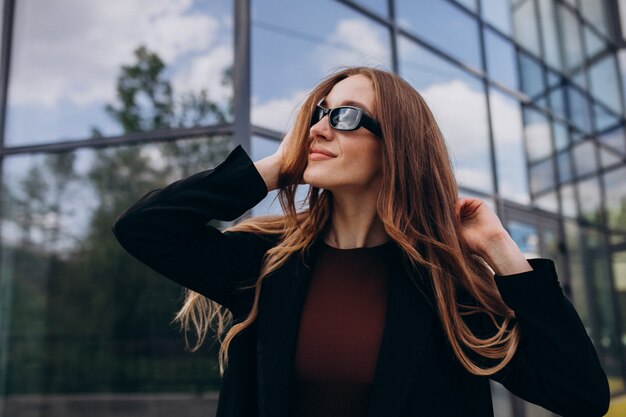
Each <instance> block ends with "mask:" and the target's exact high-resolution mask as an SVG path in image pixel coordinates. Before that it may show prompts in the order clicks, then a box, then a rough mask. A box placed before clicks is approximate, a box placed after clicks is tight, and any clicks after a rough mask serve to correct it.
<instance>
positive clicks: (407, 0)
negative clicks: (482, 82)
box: [396, 0, 482, 69]
mask: <svg viewBox="0 0 626 417" xmlns="http://www.w3.org/2000/svg"><path fill="white" fill-rule="evenodd" d="M396 7H397V14H398V16H402V18H401V19H400V20H399V22H398V23H399V24H400V26H402V27H404V28H406V29H407V30H409V31H411V32H413V33H415V34H416V35H417V36H419V37H421V38H424V39H425V40H427V41H428V42H430V43H432V44H433V45H434V46H436V47H438V48H441V49H442V50H444V51H445V52H447V53H449V54H450V55H453V56H454V57H456V58H457V59H459V60H461V61H463V62H465V63H467V64H469V65H471V66H473V67H474V68H477V69H478V68H481V67H482V65H481V64H480V44H479V40H478V22H477V21H476V19H474V18H473V17H470V16H469V15H468V14H467V13H466V12H464V11H462V10H461V9H460V8H458V7H455V6H454V5H453V4H450V3H449V2H447V1H441V0H421V1H413V0H397V1H396ZM460 33H462V34H463V36H461V37H460V36H459V34H460Z"/></svg>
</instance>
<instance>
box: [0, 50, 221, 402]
mask: <svg viewBox="0 0 626 417" xmlns="http://www.w3.org/2000/svg"><path fill="white" fill-rule="evenodd" d="M134 59H135V61H134V62H133V63H132V64H130V65H125V66H123V67H122V68H121V69H120V73H119V76H118V79H117V84H116V90H117V94H116V100H115V101H114V102H113V103H109V104H107V105H106V107H105V110H106V112H107V114H108V115H109V116H110V117H111V118H112V120H114V121H115V122H116V124H118V125H119V126H120V128H121V129H122V130H123V131H124V132H125V133H129V132H136V131H144V132H150V131H154V130H159V129H172V128H181V127H192V126H199V125H206V124H213V123H227V122H229V121H230V120H232V101H231V100H227V101H226V102H225V103H218V102H215V101H213V100H211V99H210V95H209V92H208V91H207V90H206V89H202V90H200V91H197V92H184V93H180V94H177V93H176V92H175V91H174V89H173V87H172V84H171V82H170V81H169V80H168V79H167V77H166V74H167V66H166V65H165V63H164V62H163V61H162V60H161V59H160V58H159V56H157V55H156V54H155V53H153V52H151V51H149V50H148V49H146V48H145V47H139V48H137V49H136V51H135V54H134ZM231 79H232V78H231V71H230V70H229V71H226V72H225V74H224V78H223V81H222V82H223V83H226V84H229V83H230V82H231ZM93 135H94V136H100V135H101V132H100V130H99V129H98V128H97V127H94V128H93ZM229 149H230V140H229V138H228V137H212V138H200V139H197V138H196V139H189V140H188V139H185V138H181V139H180V140H172V141H167V142H161V143H154V144H149V145H142V146H124V147H111V148H100V149H95V150H93V151H90V154H91V156H93V158H91V160H92V162H91V163H90V165H89V168H88V169H87V170H86V172H85V171H84V170H83V173H79V169H78V167H77V154H76V153H59V154H48V155H45V156H44V157H42V161H41V163H36V162H34V161H35V160H37V157H33V158H32V159H33V162H34V163H32V168H30V170H29V171H28V172H27V174H26V175H25V176H24V177H23V179H22V180H21V181H19V182H17V183H11V182H10V180H9V181H7V180H5V183H4V184H3V196H4V199H3V208H4V213H5V218H7V219H8V220H9V221H11V222H12V223H13V224H15V225H17V227H18V229H19V239H18V240H17V241H16V242H14V243H13V244H12V245H11V247H10V250H9V248H8V245H7V244H5V257H6V256H7V255H6V254H7V253H9V254H10V256H11V257H12V271H11V274H13V279H12V282H13V297H12V299H13V301H12V306H13V308H12V316H11V320H10V324H11V330H10V340H9V349H10V350H9V363H8V374H7V375H8V379H7V388H6V391H7V393H28V392H30V393H57V392H96V391H103V392H111V391H131V392H137V391H189V390H198V391H199V390H206V389H209V388H213V389H217V387H218V383H219V373H218V371H217V367H216V363H215V358H216V346H207V347H206V348H205V349H204V350H203V351H202V352H197V353H194V354H191V353H188V352H184V350H183V346H184V342H183V339H182V337H181V335H180V334H179V332H178V331H177V330H176V329H174V328H173V327H172V326H171V325H170V324H169V323H170V321H171V319H172V314H173V312H174V311H175V310H176V309H177V308H178V306H179V301H180V287H179V286H177V285H176V284H173V283H171V282H170V281H168V280H167V279H165V278H163V277H162V276H160V275H158V274H156V273H155V272H154V271H152V270H150V269H149V268H147V267H145V266H144V265H142V264H141V263H139V262H138V261H137V260H135V259H133V258H132V256H130V255H128V254H127V253H126V252H124V251H123V249H122V248H121V247H120V246H119V244H118V243H117V241H116V240H115V239H114V237H113V235H112V233H111V226H112V224H113V223H114V221H115V219H116V216H117V215H118V214H120V213H121V212H122V211H123V210H124V209H126V208H127V207H128V206H129V205H130V204H132V203H133V202H134V201H136V200H137V199H138V198H139V197H140V196H142V195H143V194H145V193H147V192H148V191H150V190H152V189H155V188H160V187H163V186H164V185H166V184H167V183H169V182H171V181H174V180H175V179H178V178H182V177H185V176H188V175H191V174H192V173H194V172H197V171H200V170H204V169H207V168H209V167H212V166H215V165H216V164H217V163H218V162H219V161H221V160H223V158H225V156H226V155H227V153H228V151H229ZM77 190H79V192H78V193H79V194H81V193H82V194H83V195H89V196H90V199H91V201H89V204H88V205H87V206H84V205H83V204H81V203H84V202H83V201H79V200H77V199H76V198H75V197H76V193H77ZM85 213H88V216H87V220H86V221H85V222H84V224H83V225H82V228H81V230H78V231H77V230H75V228H72V227H67V225H68V224H71V223H72V219H73V218H74V216H76V218H77V219H79V218H81V217H85Z"/></svg>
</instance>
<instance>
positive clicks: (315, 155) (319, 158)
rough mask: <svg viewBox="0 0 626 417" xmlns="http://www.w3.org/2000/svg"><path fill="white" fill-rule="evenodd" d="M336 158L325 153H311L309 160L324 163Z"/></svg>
mask: <svg viewBox="0 0 626 417" xmlns="http://www.w3.org/2000/svg"><path fill="white" fill-rule="evenodd" d="M332 158H334V156H328V155H325V154H323V153H319V152H311V153H310V154H309V159H311V160H313V161H323V160H325V159H332Z"/></svg>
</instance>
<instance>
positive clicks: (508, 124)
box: [489, 89, 530, 204]
mask: <svg viewBox="0 0 626 417" xmlns="http://www.w3.org/2000/svg"><path fill="white" fill-rule="evenodd" d="M489 100H490V104H491V105H490V107H491V121H492V123H493V137H494V142H495V150H496V166H497V174H498V187H499V190H500V195H502V196H503V197H504V198H507V199H510V200H513V201H517V202H519V203H522V204H528V203H530V196H529V194H528V170H527V168H526V158H525V157H524V140H523V133H522V112H521V109H520V104H519V102H518V101H517V100H514V99H512V98H510V97H508V96H506V95H504V94H501V93H499V92H498V91H496V90H494V89H492V90H490V95H489Z"/></svg>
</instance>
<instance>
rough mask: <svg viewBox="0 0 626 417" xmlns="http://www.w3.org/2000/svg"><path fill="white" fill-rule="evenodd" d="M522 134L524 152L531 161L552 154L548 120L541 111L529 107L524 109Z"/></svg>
mask: <svg viewBox="0 0 626 417" xmlns="http://www.w3.org/2000/svg"><path fill="white" fill-rule="evenodd" d="M524 136H525V138H526V152H527V154H528V159H529V160H530V161H531V162H534V161H537V160H539V159H542V158H545V157H547V156H548V155H550V154H552V144H551V142H550V122H549V121H548V118H547V117H546V116H545V115H544V114H543V113H540V112H538V111H536V110H534V109H532V108H530V107H526V108H525V109H524Z"/></svg>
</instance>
